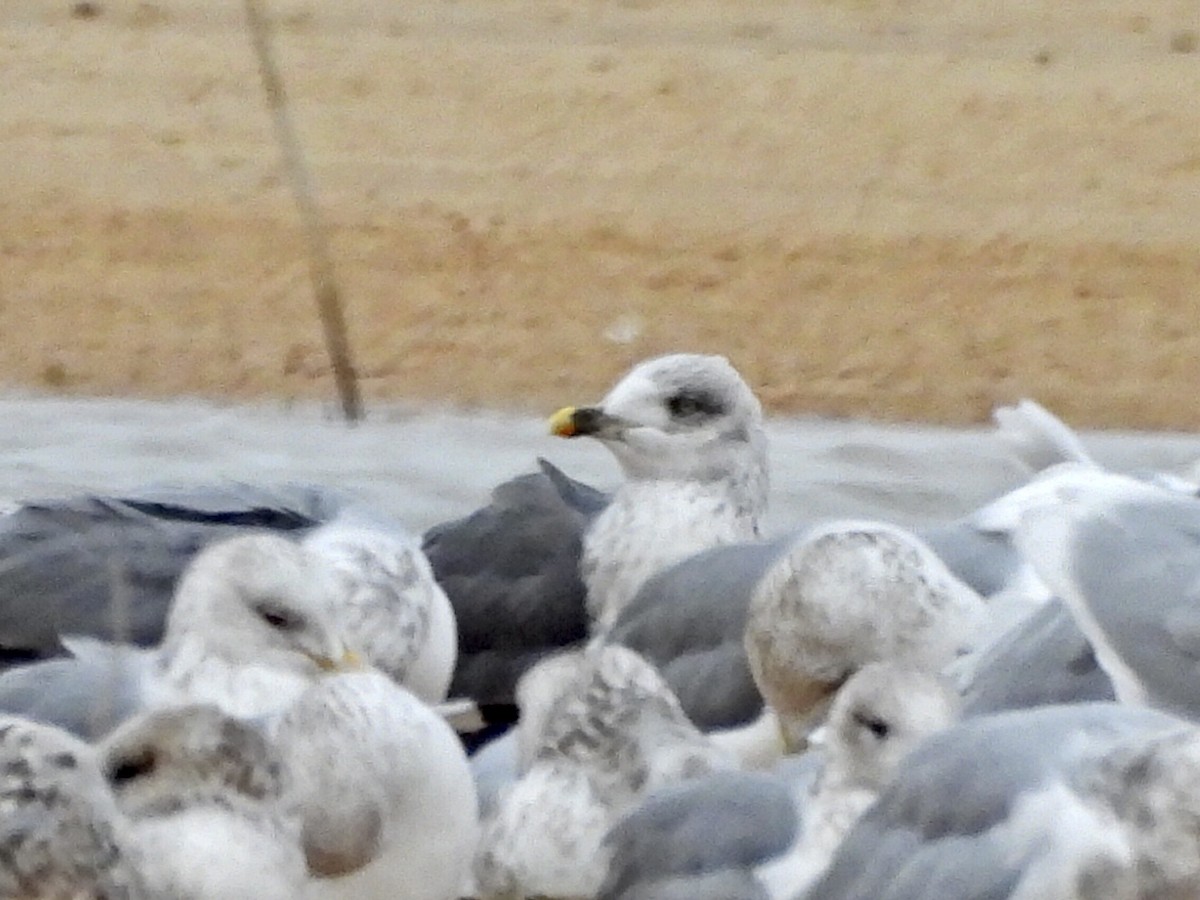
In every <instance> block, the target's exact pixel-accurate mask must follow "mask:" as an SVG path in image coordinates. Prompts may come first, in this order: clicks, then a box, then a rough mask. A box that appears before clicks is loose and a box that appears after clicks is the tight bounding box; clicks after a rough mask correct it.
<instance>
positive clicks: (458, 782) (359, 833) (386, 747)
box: [274, 672, 479, 900]
mask: <svg viewBox="0 0 1200 900" xmlns="http://www.w3.org/2000/svg"><path fill="white" fill-rule="evenodd" d="M274 735H275V741H276V745H277V746H278V748H279V752H280V754H281V755H282V756H283V758H284V760H285V762H286V763H287V766H288V771H289V772H290V774H291V775H292V777H293V779H294V782H295V796H296V799H297V801H298V803H299V805H300V809H301V814H302V823H303V824H302V844H303V849H304V854H305V857H306V859H307V861H308V867H309V871H310V873H311V875H312V878H311V882H310V885H309V889H308V893H307V895H306V896H307V897H309V898H313V900H315V898H330V900H332V898H343V897H344V898H356V900H361V898H375V897H387V898H389V900H450V898H457V897H459V896H461V895H460V894H459V893H458V891H459V890H460V888H461V886H462V883H463V881H464V879H466V877H467V876H468V873H469V869H470V862H471V854H472V853H473V851H474V848H475V844H476V840H477V838H478V827H479V823H478V806H477V800H476V796H475V788H474V784H473V783H472V780H471V771H470V768H469V766H468V764H467V759H466V754H465V753H464V751H463V748H462V745H461V743H460V742H459V740H458V736H457V735H456V734H455V733H454V731H453V730H452V729H451V728H450V727H449V726H448V725H447V724H446V723H445V721H443V720H442V718H441V716H439V715H438V714H437V713H436V712H434V711H433V710H432V709H430V708H429V707H428V706H427V705H425V704H424V703H422V702H421V701H420V700H418V699H417V698H416V697H414V696H413V695H412V694H411V693H410V692H408V691H406V690H405V689H404V688H402V687H400V686H399V685H397V684H396V683H395V682H394V681H392V680H391V679H390V678H388V677H387V676H385V675H383V674H381V673H379V672H359V673H350V674H344V675H335V676H331V677H328V678H324V679H322V680H321V681H320V682H318V683H317V684H315V685H313V686H312V687H311V688H309V690H307V691H306V692H305V693H304V694H303V695H302V696H301V697H300V699H299V700H298V701H297V702H296V703H294V704H293V705H292V706H291V707H290V708H289V709H288V710H286V711H285V712H284V713H283V714H282V716H281V717H280V718H279V720H278V721H277V722H276V723H274Z"/></svg>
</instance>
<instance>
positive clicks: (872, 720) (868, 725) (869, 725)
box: [854, 712, 892, 740]
mask: <svg viewBox="0 0 1200 900" xmlns="http://www.w3.org/2000/svg"><path fill="white" fill-rule="evenodd" d="M854 721H855V722H856V723H857V724H859V725H861V726H862V727H863V728H865V729H867V731H869V732H871V734H873V735H875V737H877V738H879V740H883V739H884V738H885V737H887V736H888V735H889V734H890V733H891V731H892V726H891V725H889V724H888V723H887V722H885V721H883V719H880V718H878V717H877V716H872V715H869V714H867V713H861V712H856V713H855V714H854Z"/></svg>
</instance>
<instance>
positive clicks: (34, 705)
mask: <svg viewBox="0 0 1200 900" xmlns="http://www.w3.org/2000/svg"><path fill="white" fill-rule="evenodd" d="M329 590H330V581H329V580H328V575H327V573H326V572H325V570H324V568H323V567H322V566H321V565H320V564H319V562H318V561H317V560H316V558H315V557H313V556H312V554H310V553H309V552H308V551H306V550H304V548H302V547H300V546H299V545H297V544H295V543H293V542H292V541H290V540H288V539H286V538H283V537H278V536H276V535H272V534H250V535H245V536H242V537H235V538H231V539H229V540H226V541H221V542H219V543H216V544H212V545H210V546H208V547H206V548H205V549H204V550H203V551H202V552H201V553H199V554H198V555H197V556H196V557H195V558H194V559H193V560H192V562H191V563H190V564H189V566H188V568H187V570H186V571H185V573H184V575H183V577H182V578H181V579H180V581H179V585H178V589H177V591H176V596H175V601H174V604H173V605H172V607H171V611H170V614H169V615H168V618H167V625H166V630H165V633H164V636H163V641H162V644H161V645H160V646H159V647H157V648H155V649H153V650H143V649H140V648H135V647H128V646H120V645H110V644H104V643H101V642H99V641H94V640H87V641H72V642H70V643H69V646H70V648H71V650H72V651H73V653H74V655H73V657H71V658H63V659H54V660H47V661H45V662H39V663H33V664H30V665H28V666H23V667H18V668H14V669H10V670H8V671H6V672H5V673H4V674H3V675H0V709H4V710H7V711H9V712H15V713H19V714H22V715H25V716H28V717H30V718H34V719H37V720H39V721H44V722H48V723H51V724H56V725H59V726H60V727H63V728H66V729H68V730H70V731H73V732H75V733H77V734H80V735H83V736H98V735H102V734H104V733H106V732H107V731H109V730H110V729H111V728H112V727H113V726H114V725H116V724H118V723H119V722H121V721H123V720H124V719H125V718H127V717H128V716H130V715H131V714H132V713H134V712H136V711H138V710H139V709H142V708H143V707H157V706H164V705H172V704H181V703H214V704H216V705H217V706H219V707H220V708H221V709H223V710H224V711H225V712H227V713H230V714H232V715H240V716H256V715H261V714H264V713H267V712H270V711H272V710H275V709H278V708H280V707H283V706H286V705H287V704H288V703H289V702H291V701H292V700H293V699H295V698H296V697H298V696H299V695H300V693H302V692H303V691H304V690H305V689H306V688H307V687H308V685H309V684H310V683H311V682H312V680H313V679H314V678H316V676H317V675H319V674H320V673H321V672H323V671H328V670H331V669H337V668H339V667H343V668H344V667H351V668H352V667H354V666H356V665H358V661H357V659H356V658H355V657H354V655H353V654H352V653H350V651H348V650H347V648H346V647H345V645H344V644H343V643H342V640H341V638H340V637H339V636H337V635H336V634H335V633H334V631H333V629H332V627H331V625H330V623H329V620H328V617H327V612H326V602H327V594H328V592H329Z"/></svg>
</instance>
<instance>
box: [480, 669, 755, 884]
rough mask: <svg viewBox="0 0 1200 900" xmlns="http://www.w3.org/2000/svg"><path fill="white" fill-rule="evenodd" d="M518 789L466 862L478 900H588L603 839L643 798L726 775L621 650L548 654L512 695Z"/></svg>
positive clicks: (723, 764) (652, 678)
mask: <svg viewBox="0 0 1200 900" xmlns="http://www.w3.org/2000/svg"><path fill="white" fill-rule="evenodd" d="M519 695H520V702H521V714H522V718H521V724H520V726H519V737H518V750H517V755H518V766H519V769H520V771H521V773H522V774H521V777H520V778H519V780H518V781H517V782H516V783H515V784H513V785H511V786H510V787H509V788H507V789H506V790H504V791H502V792H501V795H500V797H499V800H498V801H497V804H496V809H495V812H494V815H493V818H492V819H491V820H490V821H488V822H486V823H485V824H484V829H483V835H482V838H481V840H480V845H479V850H478V853H477V855H476V862H475V879H476V883H477V889H478V894H477V895H478V896H481V897H511V896H554V897H583V896H594V894H595V892H596V891H597V890H598V889H599V887H600V885H601V883H602V881H603V879H604V874H605V866H606V862H607V854H606V853H605V851H604V849H603V846H602V842H603V839H604V835H605V833H606V832H607V831H608V829H609V827H611V825H612V824H613V823H614V821H615V820H616V818H617V817H618V816H620V815H621V814H622V813H624V812H625V811H626V810H628V809H629V808H630V807H631V806H632V805H633V804H634V803H635V802H636V801H637V799H638V798H639V797H640V796H642V795H643V794H644V793H645V792H648V791H652V790H655V789H657V788H660V787H664V786H666V785H668V784H673V783H676V782H678V781H681V780H684V779H687V778H694V777H698V776H701V775H704V774H706V773H708V772H711V771H714V770H716V769H720V768H729V767H731V766H732V763H733V761H732V760H731V759H730V758H728V757H727V756H726V755H725V754H723V753H721V752H720V751H719V750H718V749H717V748H716V747H714V746H713V745H712V744H711V743H710V742H709V741H708V740H707V739H706V738H705V737H704V736H703V735H702V734H701V733H700V732H699V731H698V730H697V729H696V727H695V726H694V725H693V724H692V723H691V722H689V721H688V719H687V717H686V716H685V715H684V714H683V711H682V709H680V707H679V703H678V701H677V700H676V699H675V697H674V695H672V694H671V692H670V689H669V688H668V687H667V686H666V684H665V683H663V681H662V678H661V677H660V676H659V675H658V673H657V672H656V671H655V670H654V668H653V667H652V666H650V665H649V664H648V663H647V662H646V661H645V660H643V659H641V658H640V657H639V656H638V655H637V654H635V653H633V652H632V651H631V650H627V649H626V648H624V647H616V646H604V645H597V646H595V647H592V648H590V649H589V650H587V651H575V652H570V653H565V654H561V655H559V656H556V657H551V658H549V659H547V660H544V661H543V662H541V663H539V664H538V665H536V666H534V667H533V668H531V669H530V670H529V672H528V673H526V675H525V677H524V678H523V679H522V681H521V685H520V688H519Z"/></svg>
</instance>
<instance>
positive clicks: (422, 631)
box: [302, 519, 458, 703]
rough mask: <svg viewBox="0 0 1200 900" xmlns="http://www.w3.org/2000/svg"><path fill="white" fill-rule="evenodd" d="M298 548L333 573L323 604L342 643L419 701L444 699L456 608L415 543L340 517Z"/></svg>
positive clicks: (392, 531)
mask: <svg viewBox="0 0 1200 900" xmlns="http://www.w3.org/2000/svg"><path fill="white" fill-rule="evenodd" d="M302 543H303V545H304V547H306V548H307V549H308V550H309V551H311V552H313V553H315V554H316V555H317V556H318V557H319V558H320V559H322V560H323V561H325V562H326V563H327V564H328V565H329V567H330V568H331V569H332V571H333V575H334V578H335V580H336V587H335V589H334V590H333V591H332V592H331V593H330V594H329V595H328V596H329V601H328V604H327V606H328V613H329V617H330V619H331V620H333V621H334V622H336V623H337V625H338V630H339V631H340V633H341V635H342V637H343V638H344V639H345V640H346V641H347V642H348V643H349V644H350V645H351V646H353V647H354V649H355V651H356V652H358V653H360V654H361V655H362V657H363V659H364V661H365V662H367V663H369V664H370V665H372V666H374V667H375V668H377V669H379V670H380V671H382V672H384V673H385V674H387V675H389V676H391V677H392V679H393V680H395V681H396V682H397V683H398V684H400V685H402V686H404V687H406V688H408V690H410V691H412V692H413V693H414V694H416V695H417V696H418V697H420V698H421V699H422V700H424V701H425V702H427V703H440V702H441V701H442V700H445V699H446V693H447V691H448V690H449V688H450V679H451V676H452V675H453V673H454V660H455V653H456V651H457V647H458V635H457V632H456V629H455V621H454V610H453V609H452V608H451V606H450V601H449V600H448V599H447V597H446V593H445V591H443V590H442V588H441V587H439V586H438V583H437V581H436V580H435V579H434V576H433V570H432V569H431V568H430V566H429V560H428V559H426V557H425V554H424V553H423V552H422V551H421V548H420V546H419V545H418V544H417V542H416V540H415V539H414V538H412V537H410V536H409V535H407V534H404V533H402V532H400V531H398V530H396V529H383V528H379V527H369V526H368V525H366V524H354V523H348V522H345V521H343V520H340V519H339V520H336V521H334V522H332V523H330V524H328V525H323V526H321V527H320V528H317V529H316V530H315V531H312V532H310V533H309V534H308V535H307V536H306V537H305V538H304V540H303V542H302Z"/></svg>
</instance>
